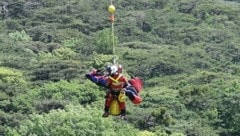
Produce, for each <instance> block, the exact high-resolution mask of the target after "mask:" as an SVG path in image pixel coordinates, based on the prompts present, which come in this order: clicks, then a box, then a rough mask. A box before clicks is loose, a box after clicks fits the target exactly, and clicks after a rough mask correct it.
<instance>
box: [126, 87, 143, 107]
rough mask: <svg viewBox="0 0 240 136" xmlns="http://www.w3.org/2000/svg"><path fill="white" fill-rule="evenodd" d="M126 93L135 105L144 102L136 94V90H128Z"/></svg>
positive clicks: (129, 88)
mask: <svg viewBox="0 0 240 136" xmlns="http://www.w3.org/2000/svg"><path fill="white" fill-rule="evenodd" d="M125 93H126V96H128V98H129V99H130V100H131V101H132V103H133V104H140V103H141V102H142V98H141V97H140V96H139V95H138V94H137V93H136V91H135V90H134V88H132V87H128V88H126V90H125Z"/></svg>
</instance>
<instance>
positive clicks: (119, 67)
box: [118, 65, 123, 73]
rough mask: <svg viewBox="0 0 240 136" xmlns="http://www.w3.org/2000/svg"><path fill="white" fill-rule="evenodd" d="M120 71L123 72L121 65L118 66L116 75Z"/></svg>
mask: <svg viewBox="0 0 240 136" xmlns="http://www.w3.org/2000/svg"><path fill="white" fill-rule="evenodd" d="M122 71H123V67H122V65H118V73H122Z"/></svg>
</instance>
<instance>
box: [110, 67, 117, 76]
mask: <svg viewBox="0 0 240 136" xmlns="http://www.w3.org/2000/svg"><path fill="white" fill-rule="evenodd" d="M117 72H118V67H117V66H115V65H113V66H111V74H116V73H117Z"/></svg>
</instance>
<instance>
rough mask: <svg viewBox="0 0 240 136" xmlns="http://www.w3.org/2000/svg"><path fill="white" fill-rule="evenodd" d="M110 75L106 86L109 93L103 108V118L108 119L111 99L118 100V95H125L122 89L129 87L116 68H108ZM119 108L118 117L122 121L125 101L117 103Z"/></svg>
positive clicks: (124, 112)
mask: <svg viewBox="0 0 240 136" xmlns="http://www.w3.org/2000/svg"><path fill="white" fill-rule="evenodd" d="M109 72H110V75H109V76H108V77H107V79H106V80H107V81H106V86H108V87H109V91H108V93H107V95H106V97H105V98H106V99H105V108H104V114H103V117H108V115H109V107H110V104H111V102H112V100H113V99H118V96H119V94H120V93H123V92H124V93H125V91H124V88H125V87H127V86H128V85H129V83H128V80H127V78H126V77H124V76H123V75H122V74H121V71H119V69H118V66H116V65H113V66H111V67H110V71H109ZM119 108H120V110H121V112H120V115H121V118H122V119H125V115H126V107H125V101H123V102H119Z"/></svg>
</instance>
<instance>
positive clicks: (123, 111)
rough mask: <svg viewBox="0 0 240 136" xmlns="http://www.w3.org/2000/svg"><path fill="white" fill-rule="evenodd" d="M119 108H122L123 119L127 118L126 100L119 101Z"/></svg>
mask: <svg viewBox="0 0 240 136" xmlns="http://www.w3.org/2000/svg"><path fill="white" fill-rule="evenodd" d="M119 108H120V109H121V112H120V116H121V119H126V118H125V116H126V106H125V102H119Z"/></svg>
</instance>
